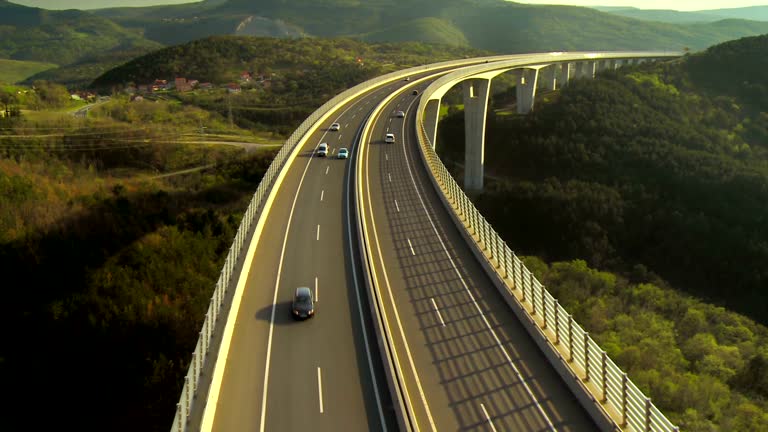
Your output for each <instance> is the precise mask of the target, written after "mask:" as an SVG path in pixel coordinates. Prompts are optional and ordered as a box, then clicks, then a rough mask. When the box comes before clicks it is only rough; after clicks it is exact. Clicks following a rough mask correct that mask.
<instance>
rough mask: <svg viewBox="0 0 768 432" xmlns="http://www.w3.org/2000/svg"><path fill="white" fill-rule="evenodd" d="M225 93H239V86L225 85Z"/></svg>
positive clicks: (233, 84)
mask: <svg viewBox="0 0 768 432" xmlns="http://www.w3.org/2000/svg"><path fill="white" fill-rule="evenodd" d="M227 91H228V92H229V93H240V91H241V88H240V85H239V84H235V83H229V84H227Z"/></svg>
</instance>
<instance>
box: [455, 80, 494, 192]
mask: <svg viewBox="0 0 768 432" xmlns="http://www.w3.org/2000/svg"><path fill="white" fill-rule="evenodd" d="M462 87H463V89H464V190H465V191H480V190H482V189H483V173H484V164H485V118H486V114H487V113H488V94H489V93H490V88H491V80H490V78H471V79H468V80H466V81H464V82H463V83H462Z"/></svg>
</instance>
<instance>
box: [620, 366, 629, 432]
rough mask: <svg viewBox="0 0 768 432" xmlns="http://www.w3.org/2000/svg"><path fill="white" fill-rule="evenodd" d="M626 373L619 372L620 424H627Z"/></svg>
mask: <svg viewBox="0 0 768 432" xmlns="http://www.w3.org/2000/svg"><path fill="white" fill-rule="evenodd" d="M627 381H628V379H627V374H626V373H625V372H622V373H621V426H622V427H624V426H626V425H627V420H628V418H627Z"/></svg>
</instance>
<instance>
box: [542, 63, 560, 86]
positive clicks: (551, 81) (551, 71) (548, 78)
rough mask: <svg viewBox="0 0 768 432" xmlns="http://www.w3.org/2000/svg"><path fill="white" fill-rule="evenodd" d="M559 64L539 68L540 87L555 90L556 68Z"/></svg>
mask: <svg viewBox="0 0 768 432" xmlns="http://www.w3.org/2000/svg"><path fill="white" fill-rule="evenodd" d="M559 67H560V65H552V66H547V67H545V68H544V69H542V70H541V80H539V81H540V84H541V88H543V89H545V90H557V69H558V68H559Z"/></svg>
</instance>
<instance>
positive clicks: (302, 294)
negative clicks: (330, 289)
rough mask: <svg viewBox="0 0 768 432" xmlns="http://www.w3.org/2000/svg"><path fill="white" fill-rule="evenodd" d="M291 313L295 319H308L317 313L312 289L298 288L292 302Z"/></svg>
mask: <svg viewBox="0 0 768 432" xmlns="http://www.w3.org/2000/svg"><path fill="white" fill-rule="evenodd" d="M291 315H292V316H293V318H295V319H307V318H310V317H312V316H313V315H315V299H313V298H312V290H310V289H309V288H307V287H298V288H296V293H295V294H294V295H293V302H291Z"/></svg>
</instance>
